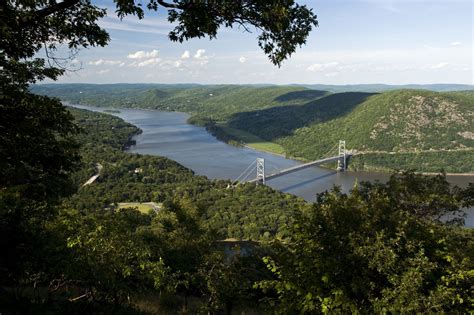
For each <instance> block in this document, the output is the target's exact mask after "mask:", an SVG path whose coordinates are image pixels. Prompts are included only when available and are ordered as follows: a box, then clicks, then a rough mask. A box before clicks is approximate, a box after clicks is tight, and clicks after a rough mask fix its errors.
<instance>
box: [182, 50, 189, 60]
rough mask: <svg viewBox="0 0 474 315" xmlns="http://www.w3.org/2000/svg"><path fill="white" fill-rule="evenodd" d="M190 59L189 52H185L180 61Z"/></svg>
mask: <svg viewBox="0 0 474 315" xmlns="http://www.w3.org/2000/svg"><path fill="white" fill-rule="evenodd" d="M189 57H191V54H190V53H189V50H186V51H185V52H184V53H183V54H182V55H181V59H189Z"/></svg>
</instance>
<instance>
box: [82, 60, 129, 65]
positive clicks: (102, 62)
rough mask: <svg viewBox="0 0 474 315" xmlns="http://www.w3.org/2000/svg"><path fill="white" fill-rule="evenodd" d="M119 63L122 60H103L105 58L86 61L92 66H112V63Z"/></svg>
mask: <svg viewBox="0 0 474 315" xmlns="http://www.w3.org/2000/svg"><path fill="white" fill-rule="evenodd" d="M121 63H122V61H120V60H105V59H98V60H91V61H89V62H88V64H90V65H93V66H101V65H107V66H114V65H119V64H121Z"/></svg>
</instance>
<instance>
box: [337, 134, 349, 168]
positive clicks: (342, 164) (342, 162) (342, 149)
mask: <svg viewBox="0 0 474 315" xmlns="http://www.w3.org/2000/svg"><path fill="white" fill-rule="evenodd" d="M339 156H340V159H339V160H338V161H337V170H338V171H345V170H346V168H347V165H346V140H339Z"/></svg>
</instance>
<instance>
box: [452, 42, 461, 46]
mask: <svg viewBox="0 0 474 315" xmlns="http://www.w3.org/2000/svg"><path fill="white" fill-rule="evenodd" d="M449 45H451V46H461V45H462V44H461V42H452V43H450V44H449Z"/></svg>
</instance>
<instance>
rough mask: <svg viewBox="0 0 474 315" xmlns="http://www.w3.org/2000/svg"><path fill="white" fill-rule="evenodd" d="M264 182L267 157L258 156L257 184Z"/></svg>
mask: <svg viewBox="0 0 474 315" xmlns="http://www.w3.org/2000/svg"><path fill="white" fill-rule="evenodd" d="M258 183H262V184H264V185H265V159H263V158H257V185H258Z"/></svg>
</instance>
